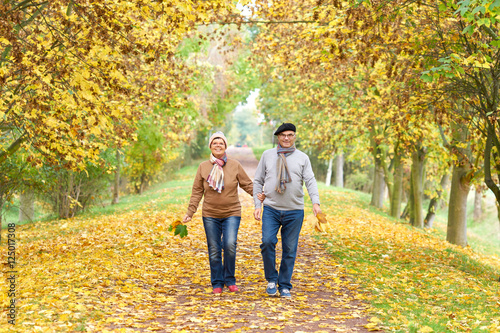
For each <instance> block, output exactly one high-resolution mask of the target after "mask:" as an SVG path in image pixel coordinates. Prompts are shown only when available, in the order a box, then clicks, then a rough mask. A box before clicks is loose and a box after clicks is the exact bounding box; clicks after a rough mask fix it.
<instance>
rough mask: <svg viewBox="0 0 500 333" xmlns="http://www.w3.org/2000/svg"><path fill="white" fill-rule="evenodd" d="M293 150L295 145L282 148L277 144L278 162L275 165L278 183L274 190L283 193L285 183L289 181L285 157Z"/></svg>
mask: <svg viewBox="0 0 500 333" xmlns="http://www.w3.org/2000/svg"><path fill="white" fill-rule="evenodd" d="M294 151H295V145H293V146H291V147H290V148H282V147H281V146H280V145H279V144H278V162H277V163H276V166H277V167H278V168H277V169H278V183H277V184H276V192H278V193H280V194H281V193H284V192H285V190H286V185H285V183H289V182H290V181H291V179H290V172H288V165H287V164H286V157H287V156H289V155H290V154H292V153H293V152H294Z"/></svg>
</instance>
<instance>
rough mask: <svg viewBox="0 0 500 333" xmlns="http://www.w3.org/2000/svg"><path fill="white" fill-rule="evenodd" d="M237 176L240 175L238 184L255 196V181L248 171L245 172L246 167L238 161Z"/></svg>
mask: <svg viewBox="0 0 500 333" xmlns="http://www.w3.org/2000/svg"><path fill="white" fill-rule="evenodd" d="M237 177H238V184H239V185H240V187H241V188H242V189H243V191H245V192H247V193H248V194H250V195H251V196H253V182H252V180H251V179H250V177H248V175H247V173H246V172H245V169H243V166H242V165H241V164H240V163H238V176H237Z"/></svg>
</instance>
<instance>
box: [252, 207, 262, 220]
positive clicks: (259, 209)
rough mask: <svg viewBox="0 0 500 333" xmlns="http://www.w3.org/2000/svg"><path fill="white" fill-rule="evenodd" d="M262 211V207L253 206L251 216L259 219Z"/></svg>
mask: <svg viewBox="0 0 500 333" xmlns="http://www.w3.org/2000/svg"><path fill="white" fill-rule="evenodd" d="M261 213H262V208H255V210H254V211H253V217H254V218H255V219H256V220H257V221H260V214H261Z"/></svg>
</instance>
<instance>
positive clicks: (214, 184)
mask: <svg viewBox="0 0 500 333" xmlns="http://www.w3.org/2000/svg"><path fill="white" fill-rule="evenodd" d="M210 162H211V163H212V164H213V165H214V166H213V167H212V171H210V175H208V177H207V182H208V184H209V186H210V187H211V188H213V189H214V190H215V191H217V192H219V193H220V192H221V191H222V190H223V189H224V171H223V170H222V167H223V166H224V165H226V163H227V155H226V153H224V156H222V158H216V157H215V156H214V155H213V154H210Z"/></svg>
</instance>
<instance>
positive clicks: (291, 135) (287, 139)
mask: <svg viewBox="0 0 500 333" xmlns="http://www.w3.org/2000/svg"><path fill="white" fill-rule="evenodd" d="M278 142H279V143H280V146H281V147H282V148H290V147H291V146H293V144H294V143H295V132H294V131H284V132H281V133H280V134H278Z"/></svg>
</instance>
